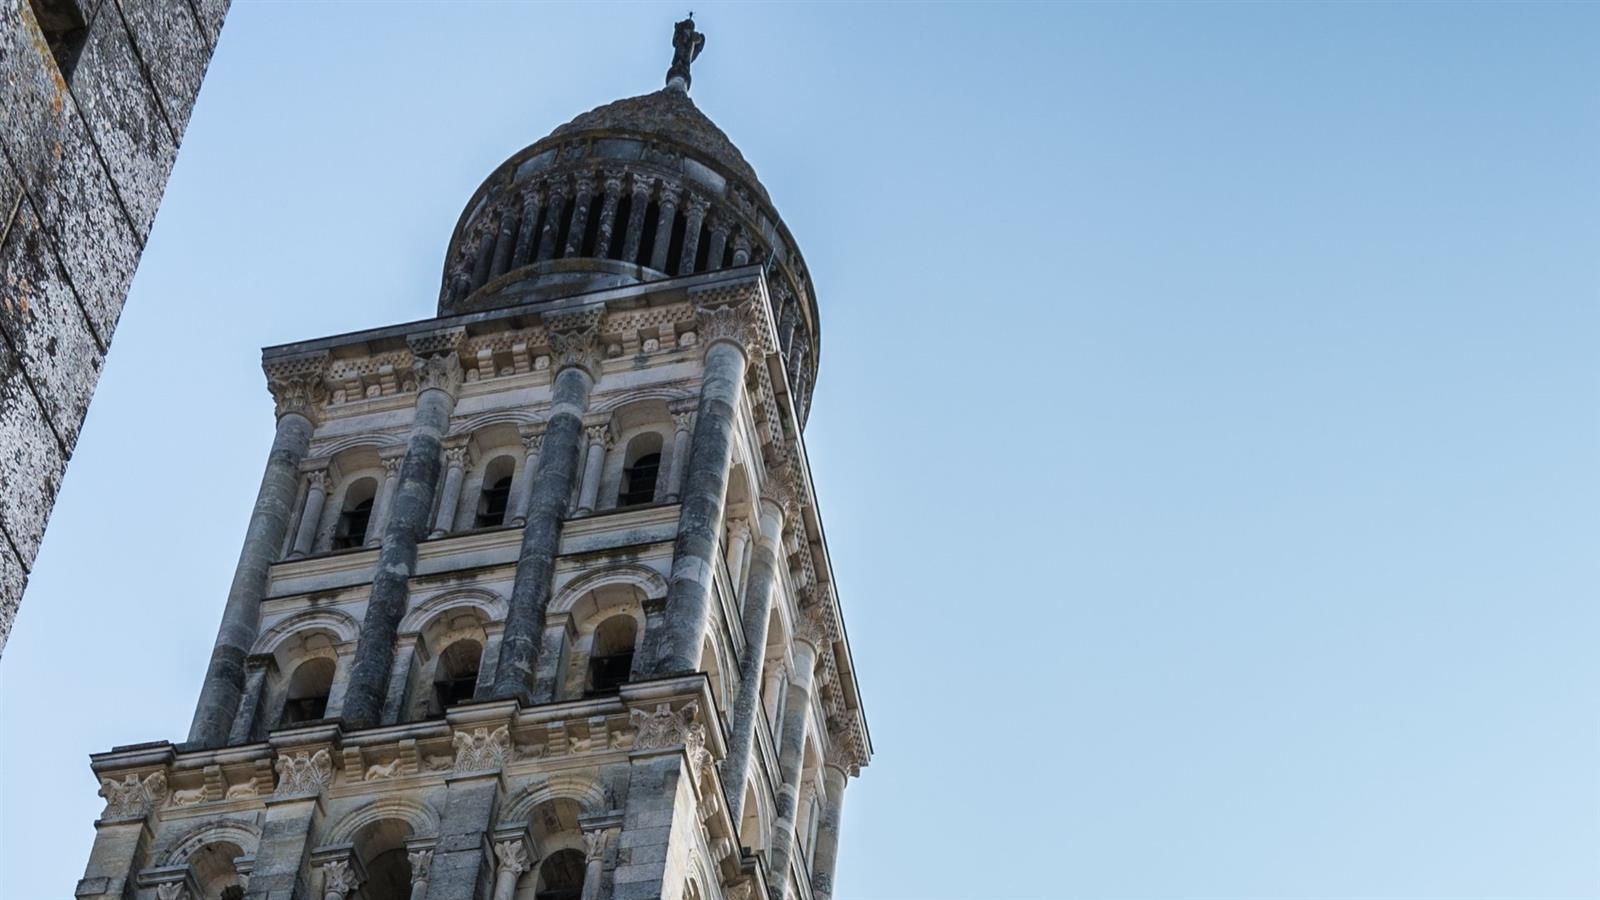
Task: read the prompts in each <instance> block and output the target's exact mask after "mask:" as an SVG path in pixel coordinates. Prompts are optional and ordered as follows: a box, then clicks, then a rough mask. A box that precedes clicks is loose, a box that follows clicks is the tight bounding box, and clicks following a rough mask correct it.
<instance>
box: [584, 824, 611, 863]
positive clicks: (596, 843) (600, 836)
mask: <svg viewBox="0 0 1600 900" xmlns="http://www.w3.org/2000/svg"><path fill="white" fill-rule="evenodd" d="M610 839H611V830H610V829H609V828H596V829H594V830H593V831H585V832H584V833H583V848H584V852H583V858H584V861H585V862H594V861H595V860H597V859H600V858H601V857H604V856H605V855H606V844H607V843H609V842H610Z"/></svg>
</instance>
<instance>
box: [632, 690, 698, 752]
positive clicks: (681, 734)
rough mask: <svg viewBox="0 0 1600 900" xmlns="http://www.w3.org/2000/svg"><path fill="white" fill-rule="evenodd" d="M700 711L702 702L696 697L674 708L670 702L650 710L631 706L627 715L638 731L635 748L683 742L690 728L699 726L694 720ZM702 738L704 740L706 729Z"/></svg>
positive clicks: (671, 745)
mask: <svg viewBox="0 0 1600 900" xmlns="http://www.w3.org/2000/svg"><path fill="white" fill-rule="evenodd" d="M699 711H700V704H699V703H696V702H695V701H693V700H690V701H689V702H688V703H685V704H684V705H683V706H682V707H680V708H679V709H678V710H677V711H673V709H672V704H670V703H661V704H657V706H656V708H655V711H654V712H649V713H647V712H645V711H644V710H642V709H635V710H631V711H630V712H629V713H628V717H629V718H630V719H632V720H633V726H634V728H635V729H637V731H638V734H637V736H635V737H634V739H633V749H635V750H664V749H667V748H670V747H677V746H680V745H682V744H684V743H685V742H687V741H688V740H689V734H690V731H691V729H693V728H699V727H700V726H698V725H696V724H695V721H694V718H695V714H696V713H698V712H699ZM701 740H702V741H704V730H703V729H702V731H701Z"/></svg>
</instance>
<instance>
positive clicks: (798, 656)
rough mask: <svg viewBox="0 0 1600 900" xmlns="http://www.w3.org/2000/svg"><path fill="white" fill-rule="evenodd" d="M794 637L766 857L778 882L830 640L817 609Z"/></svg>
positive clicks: (790, 847) (783, 875) (782, 880)
mask: <svg viewBox="0 0 1600 900" xmlns="http://www.w3.org/2000/svg"><path fill="white" fill-rule="evenodd" d="M795 632H796V633H795V636H794V648H793V650H794V677H793V678H791V679H790V680H789V696H788V699H787V701H786V702H785V705H784V710H783V736H782V737H781V738H779V740H778V773H779V775H780V777H781V778H782V779H783V782H782V784H780V785H779V786H778V802H777V804H776V805H775V807H774V815H773V823H772V848H771V851H770V853H769V855H768V857H767V859H768V860H770V862H771V865H770V867H769V871H770V872H771V877H772V879H773V882H774V883H775V884H786V883H787V882H788V880H789V859H790V857H791V855H792V854H793V853H794V825H795V820H796V819H797V818H798V816H797V812H798V807H799V805H800V803H799V801H800V775H801V768H800V764H801V763H802V762H803V761H804V755H805V746H806V723H807V720H808V717H807V715H806V714H807V712H809V711H810V709H811V684H812V681H813V679H814V677H815V671H816V664H817V655H818V654H819V653H820V652H821V651H822V649H823V647H824V646H825V645H826V642H827V633H828V632H827V628H826V627H825V626H824V625H823V623H822V619H821V616H820V615H818V611H817V610H815V609H812V610H811V611H809V612H807V613H805V614H803V615H802V619H801V621H800V622H799V623H797V627H796V629H795Z"/></svg>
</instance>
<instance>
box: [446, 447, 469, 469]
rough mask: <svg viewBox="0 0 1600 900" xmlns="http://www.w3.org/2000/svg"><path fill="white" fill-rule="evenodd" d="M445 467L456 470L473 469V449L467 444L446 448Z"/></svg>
mask: <svg viewBox="0 0 1600 900" xmlns="http://www.w3.org/2000/svg"><path fill="white" fill-rule="evenodd" d="M444 461H445V465H447V466H450V467H451V468H456V469H470V468H472V448H471V447H470V446H468V445H466V444H456V445H455V446H452V447H446V448H444Z"/></svg>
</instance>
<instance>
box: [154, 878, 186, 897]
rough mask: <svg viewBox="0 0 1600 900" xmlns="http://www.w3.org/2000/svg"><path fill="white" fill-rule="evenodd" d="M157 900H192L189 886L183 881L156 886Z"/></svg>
mask: <svg viewBox="0 0 1600 900" xmlns="http://www.w3.org/2000/svg"><path fill="white" fill-rule="evenodd" d="M156 900H190V894H189V886H188V885H187V884H184V883H183V882H181V881H168V882H165V883H162V884H158V885H156Z"/></svg>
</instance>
